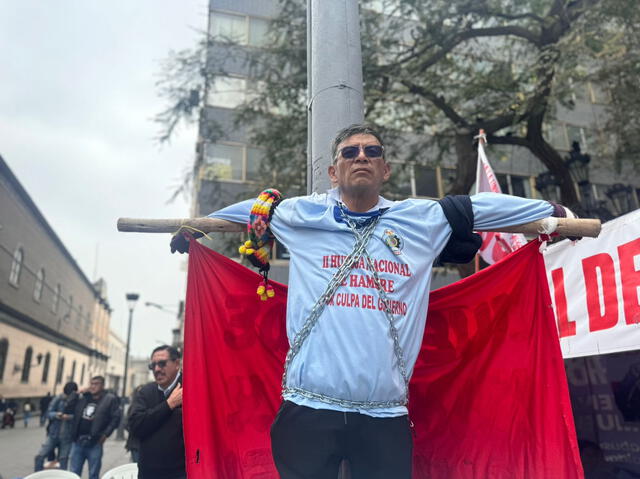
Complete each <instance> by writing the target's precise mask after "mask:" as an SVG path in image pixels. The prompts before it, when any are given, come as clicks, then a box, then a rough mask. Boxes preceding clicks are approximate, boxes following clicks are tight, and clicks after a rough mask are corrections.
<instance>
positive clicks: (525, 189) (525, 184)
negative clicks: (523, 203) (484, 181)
mask: <svg viewBox="0 0 640 479" xmlns="http://www.w3.org/2000/svg"><path fill="white" fill-rule="evenodd" d="M496 179H497V180H498V183H499V184H500V190H501V191H502V193H504V194H506V195H513V196H521V197H522V198H532V195H531V182H530V181H529V177H528V176H518V175H507V174H504V173H496Z"/></svg>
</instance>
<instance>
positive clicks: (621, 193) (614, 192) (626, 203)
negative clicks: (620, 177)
mask: <svg viewBox="0 0 640 479" xmlns="http://www.w3.org/2000/svg"><path fill="white" fill-rule="evenodd" d="M632 194H633V187H632V186H631V185H626V186H625V185H623V184H622V183H616V184H614V185H611V188H609V189H608V190H607V196H608V197H609V198H610V199H611V203H613V207H614V208H615V213H616V214H618V215H624V214H625V213H628V212H629V211H631V210H632V209H633V208H634V205H633V202H632V201H631V198H632Z"/></svg>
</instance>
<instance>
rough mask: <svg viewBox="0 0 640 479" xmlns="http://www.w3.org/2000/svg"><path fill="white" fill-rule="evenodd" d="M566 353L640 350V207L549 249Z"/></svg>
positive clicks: (550, 273) (550, 274) (547, 254)
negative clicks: (587, 235)
mask: <svg viewBox="0 0 640 479" xmlns="http://www.w3.org/2000/svg"><path fill="white" fill-rule="evenodd" d="M544 262H545V267H546V270H547V279H548V281H549V291H550V293H551V298H552V302H553V308H554V312H555V316H556V323H557V326H558V333H559V335H560V345H561V347H562V355H563V356H564V357H565V358H574V357H580V356H590V355H594V354H605V353H614V352H620V351H630V350H635V349H640V299H639V297H638V295H639V288H640V210H636V211H633V212H631V213H628V214H626V215H624V216H621V217H619V218H617V219H615V220H612V221H609V222H607V223H604V224H603V225H602V232H601V233H600V236H599V237H598V238H583V239H582V240H580V241H577V242H572V241H569V240H565V241H562V242H560V243H557V244H555V245H551V246H549V247H548V248H547V249H546V251H544Z"/></svg>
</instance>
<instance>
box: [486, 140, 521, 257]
mask: <svg viewBox="0 0 640 479" xmlns="http://www.w3.org/2000/svg"><path fill="white" fill-rule="evenodd" d="M484 141H486V138H485V136H484V130H480V135H479V137H478V166H477V169H476V193H482V192H484V191H488V192H491V193H502V190H501V188H500V183H498V179H497V178H496V175H495V174H494V172H493V169H492V168H491V165H490V164H489V160H488V159H487V155H486V154H485V152H484V146H483V142H484ZM480 236H482V246H481V247H480V251H479V253H480V256H482V259H483V260H485V261H486V262H487V264H493V263H495V262H496V261H500V260H501V259H502V258H504V257H505V256H507V255H508V254H509V253H511V252H512V251H515V250H517V249H518V248H522V247H523V246H524V245H525V244H527V239H526V238H525V237H524V235H523V234H520V233H495V232H485V233H480Z"/></svg>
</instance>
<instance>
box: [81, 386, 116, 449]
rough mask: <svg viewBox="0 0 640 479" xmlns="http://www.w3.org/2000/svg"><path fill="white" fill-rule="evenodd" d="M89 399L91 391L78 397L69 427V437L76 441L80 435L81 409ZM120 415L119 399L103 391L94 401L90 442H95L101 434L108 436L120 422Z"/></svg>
mask: <svg viewBox="0 0 640 479" xmlns="http://www.w3.org/2000/svg"><path fill="white" fill-rule="evenodd" d="M91 400H92V399H91V393H84V394H83V395H82V396H80V398H79V399H78V403H77V404H76V408H75V413H74V415H73V427H72V429H71V431H72V432H71V434H72V436H71V437H72V438H73V440H74V441H77V440H78V436H79V435H80V431H79V429H80V421H81V419H82V410H83V409H84V407H85V406H86V405H87V403H89V402H90V401H91ZM121 417H122V413H121V411H120V400H119V399H118V398H117V397H116V396H115V395H114V394H112V393H108V392H105V393H104V394H103V395H102V397H101V398H100V399H99V400H98V402H97V403H96V411H95V415H94V417H93V422H92V423H91V432H90V435H91V442H92V443H96V442H98V440H99V439H100V438H101V437H102V436H110V435H111V433H112V432H113V430H114V429H115V428H117V427H118V424H120V418H121Z"/></svg>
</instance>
